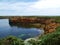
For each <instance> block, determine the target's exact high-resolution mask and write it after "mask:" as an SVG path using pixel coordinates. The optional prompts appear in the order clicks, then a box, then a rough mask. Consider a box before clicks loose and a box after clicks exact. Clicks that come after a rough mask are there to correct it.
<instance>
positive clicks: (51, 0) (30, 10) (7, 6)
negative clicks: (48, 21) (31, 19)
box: [0, 0, 60, 15]
mask: <svg viewBox="0 0 60 45" xmlns="http://www.w3.org/2000/svg"><path fill="white" fill-rule="evenodd" d="M0 14H2V15H10V14H11V15H59V14H60V0H38V1H36V2H14V3H11V2H0Z"/></svg>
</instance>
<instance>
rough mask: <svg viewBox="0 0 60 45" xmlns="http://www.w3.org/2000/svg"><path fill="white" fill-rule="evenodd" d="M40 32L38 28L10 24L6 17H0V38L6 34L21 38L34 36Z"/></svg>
mask: <svg viewBox="0 0 60 45" xmlns="http://www.w3.org/2000/svg"><path fill="white" fill-rule="evenodd" d="M40 34H42V30H40V29H38V28H23V27H17V26H12V27H11V26H10V25H9V20H8V19H0V38H4V37H7V36H10V35H11V36H16V37H18V38H21V39H27V38H31V37H36V36H38V35H40Z"/></svg>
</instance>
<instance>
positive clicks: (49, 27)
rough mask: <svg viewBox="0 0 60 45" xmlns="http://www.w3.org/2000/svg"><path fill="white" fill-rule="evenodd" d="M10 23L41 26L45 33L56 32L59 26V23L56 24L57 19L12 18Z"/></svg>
mask: <svg viewBox="0 0 60 45" xmlns="http://www.w3.org/2000/svg"><path fill="white" fill-rule="evenodd" d="M9 22H10V23H14V24H17V23H21V24H37V23H39V24H41V25H39V27H40V28H43V29H44V31H45V33H51V32H53V31H55V28H56V27H57V26H58V25H59V24H58V23H56V22H55V19H51V18H25V17H22V18H18V17H17V18H16V17H14V18H10V19H9Z"/></svg>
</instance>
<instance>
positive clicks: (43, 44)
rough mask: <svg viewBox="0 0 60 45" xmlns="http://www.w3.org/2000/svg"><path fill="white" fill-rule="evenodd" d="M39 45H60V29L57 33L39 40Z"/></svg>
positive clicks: (59, 28)
mask: <svg viewBox="0 0 60 45" xmlns="http://www.w3.org/2000/svg"><path fill="white" fill-rule="evenodd" d="M39 40H41V41H40V43H39V45H60V27H58V28H57V29H56V31H55V32H53V33H49V34H46V35H44V36H43V37H41V38H39Z"/></svg>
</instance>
